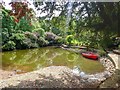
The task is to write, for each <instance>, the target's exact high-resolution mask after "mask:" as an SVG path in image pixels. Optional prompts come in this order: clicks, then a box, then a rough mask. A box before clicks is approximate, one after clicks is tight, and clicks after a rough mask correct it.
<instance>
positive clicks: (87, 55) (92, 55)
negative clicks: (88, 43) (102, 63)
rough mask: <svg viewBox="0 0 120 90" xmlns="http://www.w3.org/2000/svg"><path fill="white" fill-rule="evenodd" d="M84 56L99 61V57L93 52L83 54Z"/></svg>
mask: <svg viewBox="0 0 120 90" xmlns="http://www.w3.org/2000/svg"><path fill="white" fill-rule="evenodd" d="M82 56H83V57H86V58H89V59H93V60H97V59H98V55H97V54H95V53H93V52H83V53H82Z"/></svg>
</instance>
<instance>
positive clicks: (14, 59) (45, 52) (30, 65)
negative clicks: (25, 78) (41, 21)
mask: <svg viewBox="0 0 120 90" xmlns="http://www.w3.org/2000/svg"><path fill="white" fill-rule="evenodd" d="M0 54H2V69H3V70H8V71H14V70H19V71H20V72H19V73H25V72H30V71H34V70H37V69H40V68H43V67H47V66H68V67H69V68H71V69H72V68H73V67H74V66H78V67H79V68H80V70H81V71H84V72H85V73H90V74H93V73H97V72H102V71H104V67H103V65H102V64H101V63H100V62H99V61H94V60H90V59H86V58H84V57H82V56H81V55H80V54H76V53H74V52H71V51H67V50H64V49H61V48H56V47H43V48H38V49H27V50H16V51H7V52H2V53H0Z"/></svg>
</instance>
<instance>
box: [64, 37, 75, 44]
mask: <svg viewBox="0 0 120 90" xmlns="http://www.w3.org/2000/svg"><path fill="white" fill-rule="evenodd" d="M73 40H74V36H73V35H68V36H67V37H66V43H67V44H69V45H70V44H72V43H73V42H72V41H73Z"/></svg>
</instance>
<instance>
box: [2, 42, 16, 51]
mask: <svg viewBox="0 0 120 90" xmlns="http://www.w3.org/2000/svg"><path fill="white" fill-rule="evenodd" d="M15 46H16V44H15V43H14V42H13V41H8V42H7V43H6V44H4V45H3V47H2V49H3V50H13V49H15Z"/></svg>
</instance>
